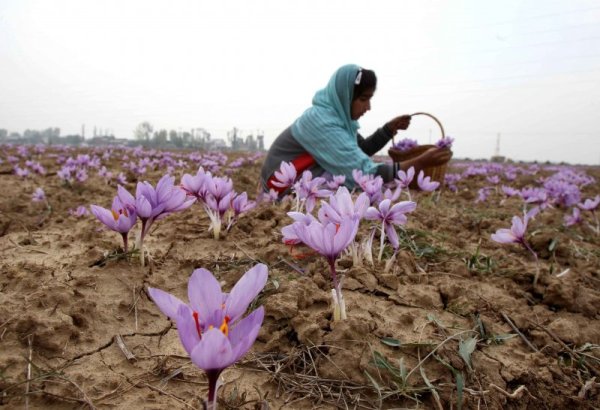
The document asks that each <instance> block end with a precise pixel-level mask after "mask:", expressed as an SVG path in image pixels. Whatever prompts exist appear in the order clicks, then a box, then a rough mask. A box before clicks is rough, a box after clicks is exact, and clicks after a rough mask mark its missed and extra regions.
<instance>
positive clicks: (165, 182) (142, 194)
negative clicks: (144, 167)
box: [117, 175, 196, 266]
mask: <svg viewBox="0 0 600 410" xmlns="http://www.w3.org/2000/svg"><path fill="white" fill-rule="evenodd" d="M174 181H175V178H173V177H171V176H169V175H165V176H163V177H162V178H161V179H160V181H158V183H157V184H156V188H154V187H153V186H152V185H150V183H148V182H146V181H144V182H138V184H137V188H136V192H135V198H134V197H133V195H131V194H130V193H129V191H127V190H126V189H125V188H123V187H122V186H121V185H119V186H118V189H117V195H118V197H119V199H120V200H121V202H122V203H123V204H124V205H125V207H127V208H128V209H129V210H130V211H134V212H135V213H136V214H137V216H138V217H139V218H140V220H141V221H142V229H141V231H140V236H139V243H138V245H139V246H138V247H139V249H140V251H141V253H140V258H141V261H142V266H143V265H144V252H143V248H142V246H143V243H144V237H145V236H146V234H147V233H148V232H149V231H150V227H151V226H152V224H153V223H154V222H155V221H159V220H161V219H164V218H166V217H167V216H169V215H170V214H172V213H175V212H179V211H183V210H185V209H187V208H189V207H190V206H192V204H193V203H194V202H196V199H195V198H192V199H188V198H187V195H186V193H185V191H184V190H183V189H181V188H179V187H178V186H175V185H174Z"/></svg>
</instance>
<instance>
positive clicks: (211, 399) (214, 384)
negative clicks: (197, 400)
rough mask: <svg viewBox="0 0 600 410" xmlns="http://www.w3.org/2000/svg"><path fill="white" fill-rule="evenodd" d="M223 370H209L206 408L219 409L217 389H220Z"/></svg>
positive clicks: (210, 409)
mask: <svg viewBox="0 0 600 410" xmlns="http://www.w3.org/2000/svg"><path fill="white" fill-rule="evenodd" d="M220 375H221V370H207V371H206V377H207V378H208V400H207V401H206V403H205V408H206V410H217V390H218V389H219V376H220Z"/></svg>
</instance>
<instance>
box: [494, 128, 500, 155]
mask: <svg viewBox="0 0 600 410" xmlns="http://www.w3.org/2000/svg"><path fill="white" fill-rule="evenodd" d="M494 156H495V157H499V156H500V133H498V135H496V150H495V151H494Z"/></svg>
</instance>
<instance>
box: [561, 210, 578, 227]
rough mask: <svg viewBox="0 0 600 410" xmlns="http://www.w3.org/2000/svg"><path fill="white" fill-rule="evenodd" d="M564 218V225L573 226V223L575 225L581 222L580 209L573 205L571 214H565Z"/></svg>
mask: <svg viewBox="0 0 600 410" xmlns="http://www.w3.org/2000/svg"><path fill="white" fill-rule="evenodd" d="M564 220H565V226H573V225H577V224H578V223H581V221H582V219H581V211H580V210H579V208H577V207H573V214H572V215H569V214H567V215H565V217H564Z"/></svg>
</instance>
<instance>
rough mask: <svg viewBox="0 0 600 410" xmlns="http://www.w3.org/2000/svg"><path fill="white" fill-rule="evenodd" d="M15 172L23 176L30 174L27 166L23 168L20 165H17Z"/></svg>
mask: <svg viewBox="0 0 600 410" xmlns="http://www.w3.org/2000/svg"><path fill="white" fill-rule="evenodd" d="M14 169H15V174H16V175H17V176H19V177H21V178H26V177H28V176H29V170H28V169H27V168H21V167H19V166H15V168H14Z"/></svg>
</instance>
